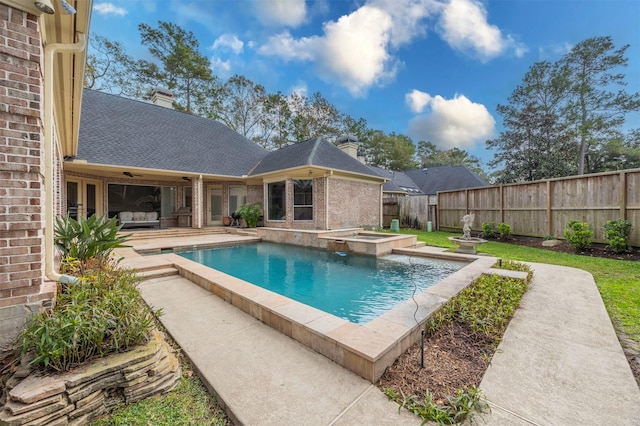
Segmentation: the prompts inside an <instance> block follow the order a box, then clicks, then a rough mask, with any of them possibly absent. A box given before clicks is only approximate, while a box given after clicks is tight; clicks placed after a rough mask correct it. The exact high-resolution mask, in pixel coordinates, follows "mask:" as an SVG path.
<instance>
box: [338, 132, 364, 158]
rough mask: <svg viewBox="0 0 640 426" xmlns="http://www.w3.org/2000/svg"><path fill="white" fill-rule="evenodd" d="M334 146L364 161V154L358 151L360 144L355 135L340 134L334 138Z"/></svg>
mask: <svg viewBox="0 0 640 426" xmlns="http://www.w3.org/2000/svg"><path fill="white" fill-rule="evenodd" d="M336 146H337V147H338V148H340V149H341V150H342V151H343V152H345V153H347V154H349V155H350V156H351V157H353V158H355V159H356V160H358V161H360V162H361V163H364V155H362V152H361V151H360V144H359V142H358V138H357V137H355V136H353V135H346V136H341V137H339V138H338V139H337V140H336Z"/></svg>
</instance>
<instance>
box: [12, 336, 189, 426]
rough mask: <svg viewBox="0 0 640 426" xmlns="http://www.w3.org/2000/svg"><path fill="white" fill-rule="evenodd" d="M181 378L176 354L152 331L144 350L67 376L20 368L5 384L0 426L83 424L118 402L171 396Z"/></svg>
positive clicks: (113, 357)
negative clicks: (159, 395) (155, 396)
mask: <svg viewBox="0 0 640 426" xmlns="http://www.w3.org/2000/svg"><path fill="white" fill-rule="evenodd" d="M181 374H182V371H181V368H180V363H179V362H178V359H177V357H176V356H175V351H174V350H173V348H172V347H171V346H170V345H169V344H168V343H167V342H166V341H165V340H164V339H163V337H162V334H161V333H160V332H159V331H158V330H157V329H156V330H154V331H153V332H152V336H151V339H150V340H149V342H148V343H147V344H146V345H141V346H138V347H136V348H134V349H132V350H130V351H128V352H123V353H116V354H112V355H109V356H106V357H103V358H99V359H96V360H94V361H93V362H90V363H87V365H83V366H80V367H77V368H75V369H73V370H71V371H68V372H64V373H59V374H43V373H42V372H40V371H31V369H30V368H29V367H28V366H23V367H22V368H21V369H19V370H18V371H17V372H16V373H15V374H14V375H13V376H12V377H11V378H10V379H9V381H8V382H7V390H8V392H7V401H6V403H5V405H4V406H3V407H2V410H1V411H0V424H2V425H7V426H20V425H26V424H29V425H67V424H70V425H81V424H86V423H88V422H89V421H91V420H94V419H96V418H98V417H99V416H101V415H103V414H106V413H109V412H110V411H111V410H112V409H113V408H114V407H115V406H116V405H118V404H120V403H125V404H130V403H132V402H135V401H139V400H141V399H145V398H148V397H150V396H153V395H157V394H162V393H166V392H169V391H170V390H171V389H173V388H174V387H175V386H176V385H177V384H178V382H179V380H180V376H181Z"/></svg>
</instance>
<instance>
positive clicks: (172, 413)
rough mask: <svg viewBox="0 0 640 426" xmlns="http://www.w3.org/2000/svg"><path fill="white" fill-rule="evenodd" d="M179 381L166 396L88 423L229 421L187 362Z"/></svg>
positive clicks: (214, 425)
mask: <svg viewBox="0 0 640 426" xmlns="http://www.w3.org/2000/svg"><path fill="white" fill-rule="evenodd" d="M182 368H183V371H182V377H181V378H180V383H179V384H178V386H176V387H175V389H173V390H172V391H171V392H169V393H167V394H166V395H157V396H154V397H151V398H147V399H143V400H142V401H138V402H136V403H133V404H130V405H122V406H120V407H117V408H116V409H115V410H114V411H113V412H112V413H111V414H110V415H108V416H106V417H104V418H102V419H100V420H97V421H94V422H93V423H91V426H112V425H123V426H124V425H127V426H147V425H154V426H174V425H184V426H190V425H207V426H224V425H226V424H229V423H228V422H227V420H226V415H225V413H224V411H222V409H221V408H220V407H219V406H218V405H217V404H216V400H215V398H214V397H213V396H212V395H211V394H209V392H207V390H206V389H205V387H204V386H203V384H202V382H201V381H200V379H198V377H197V376H196V375H195V374H193V372H192V370H191V368H190V367H189V365H188V364H187V363H185V362H183V363H182Z"/></svg>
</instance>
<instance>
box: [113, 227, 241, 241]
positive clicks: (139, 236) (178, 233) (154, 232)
mask: <svg viewBox="0 0 640 426" xmlns="http://www.w3.org/2000/svg"><path fill="white" fill-rule="evenodd" d="M227 233H229V231H228V230H227V228H222V227H211V228H201V229H193V228H166V229H148V230H138V231H132V232H130V231H128V230H126V231H121V232H120V234H126V235H129V240H146V239H150V238H172V237H187V236H196V235H211V234H227Z"/></svg>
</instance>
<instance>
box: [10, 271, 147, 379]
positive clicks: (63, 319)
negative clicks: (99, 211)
mask: <svg viewBox="0 0 640 426" xmlns="http://www.w3.org/2000/svg"><path fill="white" fill-rule="evenodd" d="M81 269H82V270H83V271H84V275H82V276H80V280H79V282H78V283H75V284H73V283H72V284H68V285H67V286H66V287H65V288H64V290H63V291H61V292H60V294H59V295H58V297H57V299H56V305H55V307H54V308H53V309H49V310H47V311H45V312H42V313H40V314H38V315H36V316H35V317H34V319H33V321H32V322H31V324H30V325H29V327H28V328H27V329H26V330H25V331H24V332H23V333H22V335H21V341H22V354H23V355H25V354H27V353H29V352H33V354H34V356H35V358H34V359H33V361H32V364H36V365H38V366H41V367H44V368H50V369H54V370H59V371H64V370H68V369H70V368H73V367H75V366H77V365H79V364H81V363H83V362H85V361H87V360H89V359H91V358H92V357H96V356H104V355H107V354H109V353H113V352H123V351H126V350H129V349H131V348H133V347H135V346H137V345H140V344H144V343H146V342H147V341H148V340H149V332H150V331H151V329H153V327H154V326H155V322H154V314H153V313H152V312H151V310H150V309H149V307H148V306H147V305H146V304H145V302H144V301H143V300H142V298H141V297H140V295H139V293H138V290H137V289H136V284H137V282H138V278H137V277H136V275H135V273H134V271H132V270H125V269H116V267H115V264H114V262H112V261H108V260H107V261H96V260H95V259H94V261H93V263H92V262H89V265H85V266H84V267H82V268H81Z"/></svg>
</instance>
